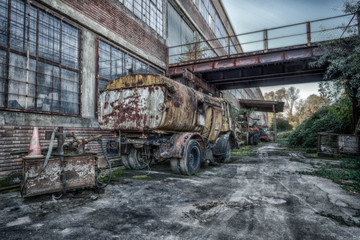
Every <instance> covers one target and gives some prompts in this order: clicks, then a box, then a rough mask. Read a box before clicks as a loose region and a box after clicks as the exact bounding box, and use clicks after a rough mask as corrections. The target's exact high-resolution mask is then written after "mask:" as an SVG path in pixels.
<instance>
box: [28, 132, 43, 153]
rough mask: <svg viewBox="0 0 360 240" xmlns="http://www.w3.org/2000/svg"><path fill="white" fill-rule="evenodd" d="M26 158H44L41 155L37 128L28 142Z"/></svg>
mask: <svg viewBox="0 0 360 240" xmlns="http://www.w3.org/2000/svg"><path fill="white" fill-rule="evenodd" d="M26 157H32V158H37V157H44V155H42V154H41V147H40V138H39V128H38V127H34V132H33V135H32V138H31V142H30V148H29V154H28V155H27V156H26Z"/></svg>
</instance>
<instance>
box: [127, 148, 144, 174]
mask: <svg viewBox="0 0 360 240" xmlns="http://www.w3.org/2000/svg"><path fill="white" fill-rule="evenodd" d="M150 162H151V161H149V160H147V159H145V158H143V157H142V155H141V150H140V149H136V148H131V149H130V152H129V154H128V155H125V156H124V157H123V158H122V163H123V165H124V167H125V168H127V169H133V170H140V169H144V168H147V167H148V166H150Z"/></svg>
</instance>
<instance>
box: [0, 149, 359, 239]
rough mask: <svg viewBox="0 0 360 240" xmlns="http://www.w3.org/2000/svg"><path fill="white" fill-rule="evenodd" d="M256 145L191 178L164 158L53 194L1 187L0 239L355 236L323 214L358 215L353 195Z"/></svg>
mask: <svg viewBox="0 0 360 240" xmlns="http://www.w3.org/2000/svg"><path fill="white" fill-rule="evenodd" d="M255 152H256V153H255V154H254V155H253V156H245V157H233V159H234V161H233V162H231V163H229V164H224V165H219V166H215V167H208V168H205V169H202V170H201V171H200V172H199V173H198V174H197V175H196V176H191V177H184V176H178V175H175V174H173V173H171V171H170V166H169V165H160V166H154V167H152V169H151V170H144V171H126V172H125V173H124V174H122V175H121V176H120V177H119V178H118V180H117V181H116V182H114V183H113V184H112V185H109V186H108V187H107V188H106V189H105V191H99V190H82V191H77V192H72V193H67V194H66V195H65V196H63V198H61V199H60V200H53V199H52V198H51V195H43V196H39V197H33V198H30V199H22V198H21V196H20V194H19V193H18V192H15V193H6V194H0V210H1V211H0V236H1V239H317V240H321V239H324V240H325V239H326V240H330V239H346V240H348V239H360V228H359V227H356V226H347V225H342V224H341V223H340V222H339V221H336V220H334V218H329V217H326V216H325V215H329V214H331V216H341V217H342V218H343V219H346V220H348V219H351V220H353V221H355V222H359V218H355V217H353V215H354V214H355V213H356V211H357V209H360V198H359V195H355V194H351V193H349V192H346V191H345V190H343V189H342V188H341V187H340V186H339V185H337V184H335V183H333V182H332V181H330V180H328V179H323V178H319V177H314V176H307V175H300V174H298V173H297V171H306V170H311V169H312V167H311V165H310V164H306V163H304V162H306V161H310V160H309V159H306V158H305V157H304V156H302V155H301V154H300V153H296V152H290V151H288V150H286V149H282V148H281V147H279V146H277V145H276V144H265V145H262V146H260V147H257V148H256V149H255ZM316 161H317V162H319V161H320V162H321V161H327V160H316ZM139 175H147V177H146V178H143V179H142V178H140V179H139V178H136V177H135V178H134V176H139Z"/></svg>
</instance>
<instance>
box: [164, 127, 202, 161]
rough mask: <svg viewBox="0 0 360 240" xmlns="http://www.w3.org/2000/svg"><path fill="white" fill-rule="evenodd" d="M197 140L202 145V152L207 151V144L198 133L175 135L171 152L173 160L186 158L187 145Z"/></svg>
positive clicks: (172, 138) (172, 139)
mask: <svg viewBox="0 0 360 240" xmlns="http://www.w3.org/2000/svg"><path fill="white" fill-rule="evenodd" d="M192 139H194V140H196V141H197V142H198V143H199V144H200V148H201V150H202V151H205V142H204V139H203V138H202V137H201V135H200V134H198V133H191V132H185V133H179V134H175V135H173V136H172V137H171V139H170V141H171V143H172V149H171V150H170V151H169V152H172V154H171V155H172V157H173V158H183V157H185V152H186V151H185V150H186V147H187V144H188V142H189V141H190V140H192Z"/></svg>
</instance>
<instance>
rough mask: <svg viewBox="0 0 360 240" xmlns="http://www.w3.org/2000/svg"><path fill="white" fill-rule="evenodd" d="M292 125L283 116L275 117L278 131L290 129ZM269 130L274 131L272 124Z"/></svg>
mask: <svg viewBox="0 0 360 240" xmlns="http://www.w3.org/2000/svg"><path fill="white" fill-rule="evenodd" d="M292 128H293V127H292V126H291V124H290V123H289V121H288V120H286V119H283V118H276V130H277V131H279V132H283V131H289V130H292ZM269 130H270V131H274V129H273V125H271V126H270V129H269Z"/></svg>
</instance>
